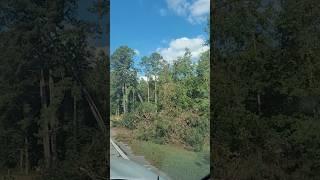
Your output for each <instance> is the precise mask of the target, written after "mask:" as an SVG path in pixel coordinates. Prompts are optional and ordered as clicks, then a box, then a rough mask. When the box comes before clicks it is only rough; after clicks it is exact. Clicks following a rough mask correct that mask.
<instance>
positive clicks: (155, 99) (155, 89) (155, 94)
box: [154, 78, 158, 112]
mask: <svg viewBox="0 0 320 180" xmlns="http://www.w3.org/2000/svg"><path fill="white" fill-rule="evenodd" d="M154 103H155V105H156V112H157V111H158V109H157V103H158V102H157V82H156V78H154Z"/></svg>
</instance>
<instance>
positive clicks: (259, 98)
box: [257, 93, 261, 116]
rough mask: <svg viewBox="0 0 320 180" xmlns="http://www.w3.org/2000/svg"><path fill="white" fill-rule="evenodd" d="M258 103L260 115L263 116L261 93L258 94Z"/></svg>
mask: <svg viewBox="0 0 320 180" xmlns="http://www.w3.org/2000/svg"><path fill="white" fill-rule="evenodd" d="M257 103H258V114H259V116H260V115H261V97H260V93H258V94H257Z"/></svg>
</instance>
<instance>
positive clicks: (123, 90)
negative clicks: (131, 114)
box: [122, 83, 127, 114]
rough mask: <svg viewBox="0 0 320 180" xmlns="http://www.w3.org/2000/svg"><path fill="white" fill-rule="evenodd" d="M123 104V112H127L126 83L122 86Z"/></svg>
mask: <svg viewBox="0 0 320 180" xmlns="http://www.w3.org/2000/svg"><path fill="white" fill-rule="evenodd" d="M122 106H123V114H126V113H127V107H126V84H125V83H124V84H123V86H122Z"/></svg>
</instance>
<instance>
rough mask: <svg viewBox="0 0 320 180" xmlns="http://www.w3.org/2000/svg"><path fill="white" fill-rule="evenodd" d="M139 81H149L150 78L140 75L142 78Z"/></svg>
mask: <svg viewBox="0 0 320 180" xmlns="http://www.w3.org/2000/svg"><path fill="white" fill-rule="evenodd" d="M139 80H144V81H148V78H147V76H142V75H140V76H139Z"/></svg>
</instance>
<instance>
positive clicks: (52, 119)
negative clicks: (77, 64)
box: [49, 70, 57, 165]
mask: <svg viewBox="0 0 320 180" xmlns="http://www.w3.org/2000/svg"><path fill="white" fill-rule="evenodd" d="M49 92H50V105H49V106H54V104H53V102H54V82H53V79H52V72H51V70H49ZM50 115H51V117H50V127H51V129H50V131H51V133H50V143H51V153H52V154H51V158H52V162H51V163H52V164H51V165H55V163H56V160H57V148H56V139H57V137H56V136H57V133H56V117H55V112H51V113H50Z"/></svg>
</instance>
